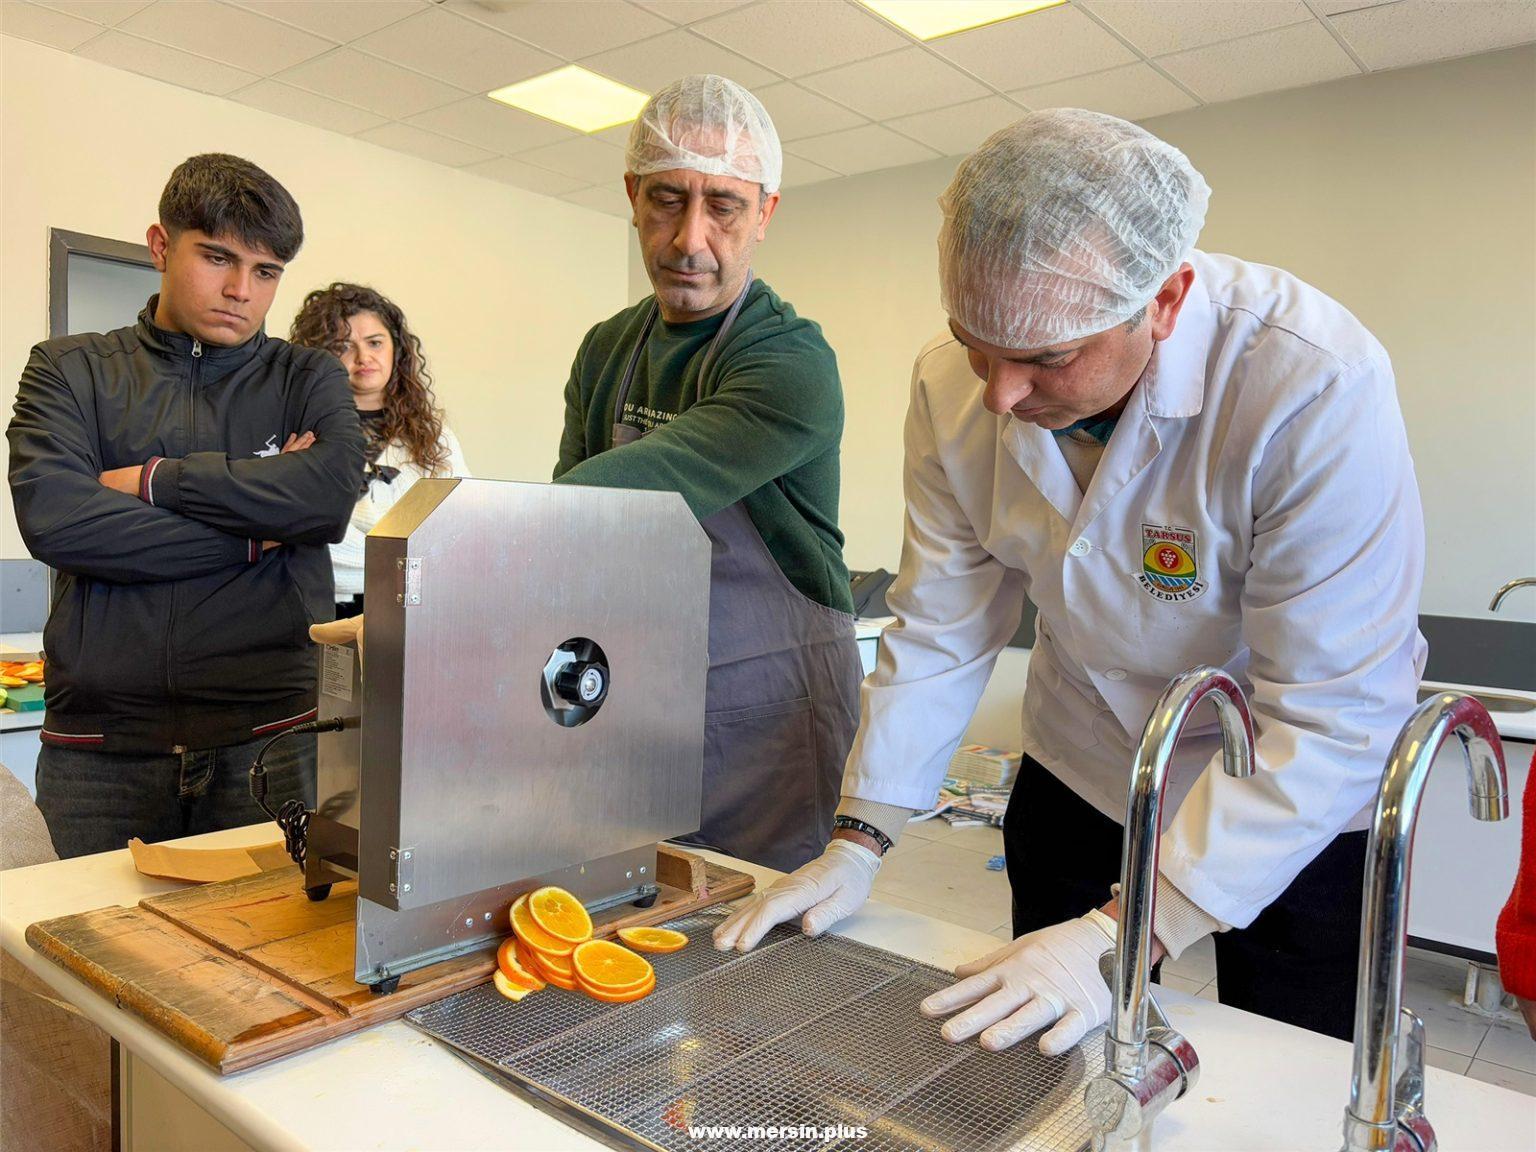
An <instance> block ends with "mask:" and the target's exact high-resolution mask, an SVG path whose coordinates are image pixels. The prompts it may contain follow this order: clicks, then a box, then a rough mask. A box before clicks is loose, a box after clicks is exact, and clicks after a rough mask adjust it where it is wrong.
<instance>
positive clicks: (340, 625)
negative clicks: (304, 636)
mask: <svg viewBox="0 0 1536 1152" xmlns="http://www.w3.org/2000/svg"><path fill="white" fill-rule="evenodd" d="M309 638H310V639H311V640H313V641H314V642H315V643H316V644H350V643H352V641H354V640H356V641H357V661H358V663H359V664H361V663H362V661H363V617H362V616H361V615H357V616H349V617H347V619H345V620H328V621H327V622H326V623H324V624H311V625H310V626H309Z"/></svg>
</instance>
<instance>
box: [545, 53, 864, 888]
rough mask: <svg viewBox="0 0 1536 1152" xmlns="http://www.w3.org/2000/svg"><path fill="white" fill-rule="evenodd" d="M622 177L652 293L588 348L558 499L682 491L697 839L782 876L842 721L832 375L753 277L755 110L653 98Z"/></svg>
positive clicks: (830, 784) (766, 195)
mask: <svg viewBox="0 0 1536 1152" xmlns="http://www.w3.org/2000/svg"><path fill="white" fill-rule="evenodd" d="M625 166H626V168H627V172H626V173H625V177H624V182H625V188H626V189H627V191H628V193H629V199H630V202H631V204H632V205H633V207H634V224H635V228H636V230H637V231H638V233H639V237H640V246H641V250H642V252H643V254H644V257H645V266H646V271H647V273H648V274H649V276H650V280H651V286H652V288H653V289H654V291H655V295H653V296H651V297H648V298H647V299H645V300H643V301H641V302H640V303H639V304H637V305H635V306H634V307H632V308H627V309H625V310H624V311H622V312H620V313H619V314H618V315H616V316H614V317H612V318H610V319H608V320H605V321H603V322H602V323H601V324H598V325H597V326H596V327H595V328H593V329H592V330H591V331H590V332H588V333H587V336H586V339H584V340H583V341H582V343H581V348H580V350H579V351H578V352H577V354H576V360H575V363H574V364H573V365H572V367H571V377H570V381H569V383H567V385H566V389H565V432H564V435H563V436H562V438H561V442H560V463H559V465H558V466H557V467H556V469H555V480H556V482H558V483H566V484H588V485H598V486H603V487H612V488H643V489H653V490H662V491H670V492H678V493H680V494H681V495H682V496H683V498H684V499H685V500H686V501H687V502H688V506H689V508H690V509H692V511H693V513H694V515H695V516H697V517H698V518H699V522H700V524H701V525H702V526H703V528H704V530H705V531H706V532H707V533H708V535H709V537H710V542H711V544H712V546H713V558H712V563H711V569H710V597H709V679H708V688H707V693H706V697H707V698H706V702H705V754H704V793H703V816H702V825H701V827H700V829H699V832H698V834H697V836H696V837H695V838H694V839H695V841H696V842H697V843H700V844H705V845H708V846H711V847H715V848H719V849H721V850H723V851H726V852H729V853H731V854H733V855H736V856H740V857H743V858H746V859H749V860H754V861H757V862H758V863H761V864H765V865H769V866H771V867H775V868H781V869H791V868H796V867H798V866H800V865H801V864H804V863H805V862H806V861H808V860H811V859H812V858H814V857H816V856H818V855H819V854H820V853H821V851H822V849H823V848H824V847H825V846H826V843H827V839H828V836H829V834H833V822H834V809H835V807H836V805H837V802H838V796H839V793H840V785H841V781H842V775H843V763H844V761H845V760H846V758H847V755H848V749H849V746H850V745H851V743H852V740H853V733H854V729H855V727H856V726H857V723H858V686H859V680H860V678H861V677H860V669H859V658H858V651H857V649H856V647H855V645H854V641H853V618H852V616H851V612H852V601H851V598H850V596H849V590H848V569H847V567H846V566H845V565H844V563H843V553H842V545H843V537H842V533H841V532H839V531H838V527H837V500H838V452H839V442H840V440H841V438H842V431H843V396H842V386H841V383H840V382H839V379H838V374H837V360H836V357H835V356H834V355H833V353H832V349H831V348H830V347H828V346H827V342H826V341H825V340H824V339H823V338H822V335H821V329H820V328H819V327H818V326H817V325H816V324H814V323H812V322H811V321H809V320H805V319H802V318H801V317H799V316H797V315H796V314H795V310H794V309H793V308H792V307H790V305H789V304H787V303H785V302H784V301H783V300H781V299H779V297H778V296H777V295H776V294H775V293H774V291H773V290H772V289H771V288H769V287H768V285H766V284H764V283H763V282H762V281H760V280H755V279H754V278H753V275H752V272H751V262H752V257H753V254H754V253H755V252H756V250H757V245H758V244H759V243H760V242H761V241H762V239H763V236H764V235H765V233H766V232H767V229H768V222H769V221H770V220H771V219H772V218H773V213H774V210H775V209H776V208H777V207H778V203H779V176H780V172H781V169H782V166H783V160H782V153H781V151H780V148H779V141H778V136H777V134H776V132H775V131H774V127H773V122H772V121H771V120H770V119H769V117H768V113H767V112H766V111H765V110H764V109H763V106H762V105H761V104H760V103H759V102H758V101H757V99H756V98H755V97H754V96H752V94H751V93H749V92H747V91H746V90H745V89H744V88H742V87H740V86H739V85H737V84H735V83H734V82H732V81H730V80H726V79H724V78H722V77H719V76H689V77H686V78H684V79H682V80H679V81H676V82H675V83H673V84H670V85H668V86H667V87H666V88H663V89H662V90H661V91H659V92H657V93H656V94H655V95H654V96H653V97H651V99H650V101H649V102H648V103H647V104H646V106H645V109H644V110H643V111H642V112H641V114H640V117H639V118H638V119H637V120H636V122H635V125H634V128H633V130H632V131H631V133H630V138H629V148H628V150H627V152H626V156H625ZM701 607H702V605H701ZM838 820H839V822H840V823H848V820H847V819H846V818H844V817H838ZM852 823H853V824H855V825H857V824H860V822H859V821H857V820H854V821H852ZM835 834H836V836H837V837H839V838H847V837H857V838H863V839H869V840H870V843H871V844H873V840H872V839H870V838H869V837H867V835H866V833H864V832H862V831H860V830H859V829H858V828H856V827H855V828H846V829H845V828H839V829H838V831H837V832H836V833H835Z"/></svg>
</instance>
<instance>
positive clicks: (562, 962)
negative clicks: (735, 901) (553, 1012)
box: [495, 887, 688, 1004]
mask: <svg viewBox="0 0 1536 1152" xmlns="http://www.w3.org/2000/svg"><path fill="white" fill-rule="evenodd" d="M511 920H512V933H513V934H512V936H511V937H509V938H508V939H507V940H506V941H505V942H504V943H503V944H502V946H501V949H500V951H499V952H498V953H497V971H496V976H495V980H496V988H497V990H498V991H499V992H500V993H501V994H502V995H503V996H506V997H508V998H509V999H512V1000H521V999H522V998H523V997H524V996H526V995H528V993H529V992H537V991H539V990H540V989H541V988H543V987H544V986H545V985H546V984H553V985H554V986H555V987H556V988H564V989H566V990H567V991H570V992H585V993H586V994H587V995H588V996H591V997H592V998H593V999H595V1000H602V1001H603V1002H605V1003H608V1004H628V1003H630V1002H631V1001H634V1000H639V999H640V998H641V997H643V996H647V995H649V994H650V993H651V991H652V990H653V989H654V988H655V987H656V972H655V969H653V968H652V967H651V962H650V961H649V960H647V959H646V958H645V957H644V956H641V955H639V952H675V951H677V950H678V949H679V948H682V947H683V946H684V945H685V944H687V943H688V937H686V936H684V935H683V934H682V933H681V932H673V931H671V930H670V929H667V928H623V929H620V930H619V938H620V939H622V940H623V941H624V943H625V944H629V945H630V946H631V948H633V949H636V950H638V951H632V950H631V948H626V947H624V946H623V945H621V944H615V943H614V942H613V941H611V940H594V939H592V917H591V916H589V915H588V914H587V910H586V909H585V908H583V907H582V905H581V901H580V900H578V899H576V897H575V896H572V895H571V894H570V893H569V892H567V891H566V890H565V889H563V888H555V887H547V888H539V889H536V890H535V891H533V892H529V893H527V894H526V895H523V896H519V897H518V898H517V900H516V901H514V902H513V904H512V910H511Z"/></svg>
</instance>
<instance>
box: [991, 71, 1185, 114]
mask: <svg viewBox="0 0 1536 1152" xmlns="http://www.w3.org/2000/svg"><path fill="white" fill-rule="evenodd" d="M1008 95H1010V96H1012V97H1013V98H1014V99H1015V100H1017V101H1018V102H1019V103H1020V104H1023V105H1024V106H1025V107H1026V108H1034V109H1041V108H1088V109H1091V110H1092V111H1094V112H1105V113H1108V114H1109V115H1110V116H1118V117H1120V118H1121V119H1122V120H1148V119H1150V118H1152V117H1153V116H1162V115H1164V114H1166V113H1168V112H1181V111H1183V110H1184V109H1185V108H1194V107H1196V105H1197V101H1195V100H1194V99H1192V98H1191V97H1190V95H1189V93H1188V92H1185V91H1184V90H1183V89H1181V88H1180V87H1179V86H1178V85H1177V84H1175V83H1173V82H1172V81H1171V80H1169V79H1168V78H1167V77H1166V76H1163V75H1162V74H1160V73H1159V72H1158V71H1157V69H1155V68H1153V67H1152V66H1151V65H1150V64H1127V65H1126V66H1125V67H1123V68H1111V69H1110V70H1109V71H1107V72H1095V73H1093V74H1092V75H1090V76H1074V77H1072V79H1070V80H1058V81H1056V83H1054V84H1044V85H1041V86H1040V87H1038V88H1025V89H1024V90H1022V91H1020V92H1010V93H1008Z"/></svg>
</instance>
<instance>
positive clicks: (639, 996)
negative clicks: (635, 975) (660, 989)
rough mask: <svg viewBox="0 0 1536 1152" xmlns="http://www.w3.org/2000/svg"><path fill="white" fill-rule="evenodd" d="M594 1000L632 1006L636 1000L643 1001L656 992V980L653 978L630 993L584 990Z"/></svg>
mask: <svg viewBox="0 0 1536 1152" xmlns="http://www.w3.org/2000/svg"><path fill="white" fill-rule="evenodd" d="M583 991H584V992H586V994H587V995H588V996H590V997H592V999H594V1000H601V1001H602V1002H603V1003H604V1004H632V1003H634V1002H635V1001H636V1000H643V999H644V998H645V997H647V996H649V995H650V994H651V993H652V992H654V991H656V978H655V977H654V976H652V977H651V978H650V979H649V980H647V981H646V982H645V983H644V984H642V985H640V987H638V988H636V989H634V990H633V991H630V992H598V991H596V990H594V989H591V988H585V989H583Z"/></svg>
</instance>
